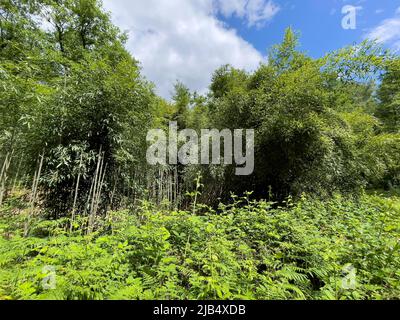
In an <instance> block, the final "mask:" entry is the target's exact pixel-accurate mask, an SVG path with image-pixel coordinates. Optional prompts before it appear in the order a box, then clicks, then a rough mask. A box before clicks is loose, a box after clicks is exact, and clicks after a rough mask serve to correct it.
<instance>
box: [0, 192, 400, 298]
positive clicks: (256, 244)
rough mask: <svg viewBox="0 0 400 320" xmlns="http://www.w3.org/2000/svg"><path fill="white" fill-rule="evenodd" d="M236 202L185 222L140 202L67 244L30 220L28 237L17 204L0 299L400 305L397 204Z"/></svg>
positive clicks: (4, 242)
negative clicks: (313, 301) (342, 301)
mask: <svg viewBox="0 0 400 320" xmlns="http://www.w3.org/2000/svg"><path fill="white" fill-rule="evenodd" d="M234 200H235V201H234V203H233V204H231V205H222V204H221V205H220V206H219V208H218V210H213V209H210V208H207V207H204V206H198V207H197V208H196V210H190V211H187V212H186V211H170V210H161V209H157V208H156V207H154V206H153V205H152V204H150V203H146V202H144V203H143V204H142V205H141V207H140V209H138V210H136V211H129V210H126V211H118V212H110V213H109V214H108V215H107V218H106V219H103V220H102V222H101V224H98V226H97V229H96V232H94V233H92V234H90V235H86V234H85V233H84V232H82V228H81V226H82V225H84V224H85V223H86V221H85V218H82V217H80V218H78V219H76V220H75V221H74V226H73V228H72V232H71V230H70V226H69V220H68V219H62V220H54V221H49V220H45V219H41V218H35V219H34V221H33V222H32V226H31V229H30V232H29V236H28V237H23V232H24V230H23V229H24V214H25V212H24V210H27V209H24V208H23V205H19V206H18V205H16V203H15V202H16V200H15V199H14V200H12V201H11V200H10V201H9V202H8V203H6V204H5V206H4V207H3V208H2V209H1V213H0V214H1V218H0V299H70V300H78V299H79V300H81V299H317V300H319V299H329V300H332V299H398V298H400V279H399V278H400V250H399V249H400V201H399V199H398V198H396V197H392V198H383V197H379V196H376V195H365V196H363V197H361V198H360V199H346V198H342V197H339V196H338V197H335V198H333V199H331V200H329V201H324V202H321V201H317V200H311V199H306V198H303V199H302V200H301V201H299V202H297V203H296V204H293V203H292V202H291V201H290V199H289V200H288V201H287V202H286V203H285V204H284V205H283V206H280V207H278V206H277V205H276V204H274V203H271V202H266V201H257V202H255V201H254V202H253V201H249V200H248V199H246V198H243V199H241V198H236V199H234ZM194 213H195V214H194ZM49 269H50V270H53V271H54V277H53V281H54V283H53V284H54V286H53V287H51V288H48V287H46V285H45V284H46V281H48V277H49V274H48V270H49ZM349 277H353V278H349ZM349 279H350V280H349ZM349 284H350V285H349Z"/></svg>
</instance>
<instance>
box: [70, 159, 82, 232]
mask: <svg viewBox="0 0 400 320" xmlns="http://www.w3.org/2000/svg"><path fill="white" fill-rule="evenodd" d="M81 168H82V154H81V158H80V160H79V172H78V179H77V181H76V187H75V195H74V203H73V206H72V217H71V226H70V232H72V229H73V224H74V221H75V210H76V202H77V200H78V192H79V182H80V180H81Z"/></svg>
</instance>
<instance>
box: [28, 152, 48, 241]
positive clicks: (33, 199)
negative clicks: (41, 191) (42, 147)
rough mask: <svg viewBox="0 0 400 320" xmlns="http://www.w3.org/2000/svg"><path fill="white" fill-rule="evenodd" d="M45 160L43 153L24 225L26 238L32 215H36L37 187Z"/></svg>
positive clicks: (35, 176)
mask: <svg viewBox="0 0 400 320" xmlns="http://www.w3.org/2000/svg"><path fill="white" fill-rule="evenodd" d="M43 160H44V154H42V156H41V158H40V163H39V168H38V170H37V172H35V175H34V178H33V183H32V193H31V203H30V211H29V214H28V218H27V220H26V222H25V225H24V237H25V238H26V237H27V236H28V232H29V225H30V221H31V219H32V216H33V215H34V210H35V204H36V196H37V189H38V185H39V180H40V175H41V172H42V167H43Z"/></svg>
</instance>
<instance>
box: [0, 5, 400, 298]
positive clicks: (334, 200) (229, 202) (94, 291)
mask: <svg viewBox="0 0 400 320" xmlns="http://www.w3.org/2000/svg"><path fill="white" fill-rule="evenodd" d="M0 17H1V18H0V170H1V171H0V300H160V299H161V300H185V299H189V300H196V299H216V300H398V299H399V298H400V57H399V55H398V54H396V53H394V52H391V51H390V50H387V49H384V48H383V47H382V46H381V45H380V44H379V43H377V42H373V41H369V40H365V41H364V42H360V43H358V44H353V45H350V46H347V47H344V48H341V49H338V50H337V51H333V52H330V53H327V54H326V55H325V56H323V57H321V58H318V59H316V58H312V57H310V56H309V55H307V53H305V52H302V51H301V50H300V42H301V37H300V34H299V32H298V31H297V30H294V29H292V28H290V27H288V28H287V30H286V33H285V35H284V37H283V39H282V41H281V42H280V43H278V44H276V45H274V46H273V47H271V48H269V51H268V61H266V62H265V63H261V64H260V65H259V67H258V68H257V69H256V70H255V71H252V72H250V71H245V70H241V69H236V68H234V67H233V66H231V65H228V64H227V65H223V66H221V67H220V68H218V69H217V70H215V72H214V73H213V74H212V75H210V86H209V90H208V92H207V93H205V94H201V93H198V92H192V91H191V90H190V89H189V88H188V87H187V86H186V85H185V84H184V83H182V82H181V81H179V79H178V80H177V81H176V83H175V85H174V92H173V95H172V99H171V100H167V99H164V98H162V97H160V96H158V95H157V94H156V88H155V85H154V84H153V83H151V82H150V81H149V80H148V79H146V78H145V77H144V76H143V73H142V69H141V64H140V61H137V60H136V59H135V57H133V56H132V55H131V54H130V53H129V52H128V50H127V49H126V47H125V44H126V41H127V39H128V38H127V34H126V33H123V32H122V31H121V30H120V29H119V28H117V27H116V26H115V25H114V24H113V23H112V21H111V16H110V14H109V13H108V12H106V11H105V10H104V9H103V6H102V3H101V1H99V0H2V1H1V4H0ZM171 122H176V123H177V126H178V128H179V129H180V130H182V129H186V128H190V129H193V130H196V132H200V131H201V130H202V129H218V130H223V129H230V130H232V131H233V130H236V129H252V130H254V132H255V142H254V155H255V163H254V172H253V173H252V174H251V175H247V176H238V175H236V174H235V169H236V165H235V164H221V165H217V164H209V165H202V164H198V165H189V166H188V165H183V164H181V163H178V164H164V165H151V164H149V163H148V161H147V160H146V152H147V149H148V147H149V145H148V141H147V139H146V135H147V133H148V132H149V130H152V129H165V130H166V131H167V130H168V128H169V125H170V123H171Z"/></svg>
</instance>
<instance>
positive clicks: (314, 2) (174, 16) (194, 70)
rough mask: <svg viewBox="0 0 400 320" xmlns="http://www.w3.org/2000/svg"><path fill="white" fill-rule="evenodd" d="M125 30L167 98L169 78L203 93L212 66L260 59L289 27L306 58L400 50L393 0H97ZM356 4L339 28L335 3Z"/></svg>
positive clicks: (252, 64)
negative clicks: (364, 44)
mask: <svg viewBox="0 0 400 320" xmlns="http://www.w3.org/2000/svg"><path fill="white" fill-rule="evenodd" d="M103 1H104V7H105V8H106V10H108V11H110V12H111V15H112V18H113V21H114V23H115V24H116V25H117V26H119V27H120V28H121V30H123V31H127V32H128V34H129V41H128V43H127V48H128V49H129V51H130V52H131V53H132V54H133V56H134V57H135V58H137V59H138V60H139V61H140V62H141V64H142V68H143V73H144V75H145V76H146V77H147V78H148V79H149V80H151V81H153V82H154V83H155V84H156V87H157V92H158V93H159V94H160V95H162V96H163V97H165V98H169V97H170V93H171V91H172V88H173V84H174V83H175V81H176V80H180V81H182V82H184V83H185V84H186V85H187V86H189V87H190V89H191V90H196V91H199V92H201V93H204V92H205V91H206V90H207V88H208V86H209V83H210V77H211V75H212V72H213V71H214V70H215V69H216V68H218V67H219V66H221V65H223V64H226V63H229V64H231V65H233V66H235V67H238V68H244V69H246V70H253V69H255V68H256V67H257V66H258V65H259V63H260V62H262V61H264V60H265V57H266V55H267V50H268V48H269V47H270V46H271V45H273V44H275V43H278V42H279V41H280V40H281V38H282V36H283V33H284V30H285V28H286V27H288V26H292V27H293V28H294V29H296V30H298V31H300V33H301V45H302V47H301V49H302V50H304V51H306V52H308V53H309V54H310V55H311V56H313V57H319V56H322V55H323V54H325V53H326V52H328V51H331V50H335V49H338V48H340V47H342V46H345V45H348V44H353V43H357V42H360V41H362V40H363V39H365V38H373V39H377V40H379V41H380V42H381V43H383V44H384V45H385V46H387V47H390V48H392V49H393V50H398V51H399V52H400V1H397V0H380V1H376V0H301V1H300V0H103ZM345 5H353V6H355V7H357V9H358V10H357V25H356V29H355V30H345V29H343V28H342V18H343V17H344V15H343V14H342V8H343V6H345Z"/></svg>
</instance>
